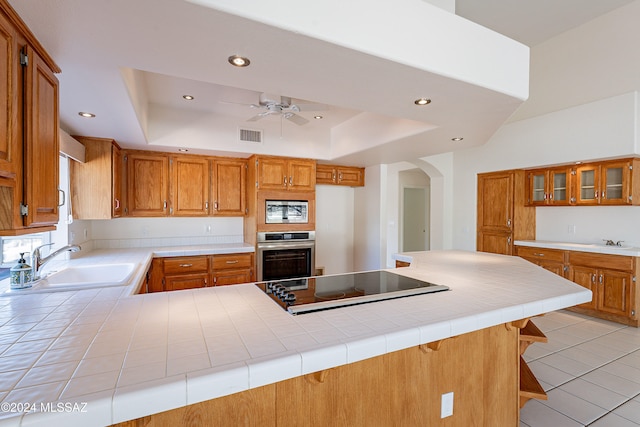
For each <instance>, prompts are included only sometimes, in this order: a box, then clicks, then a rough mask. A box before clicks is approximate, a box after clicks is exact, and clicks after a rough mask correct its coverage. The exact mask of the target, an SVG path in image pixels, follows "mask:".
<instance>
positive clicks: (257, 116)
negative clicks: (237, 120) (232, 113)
mask: <svg viewBox="0 0 640 427" xmlns="http://www.w3.org/2000/svg"><path fill="white" fill-rule="evenodd" d="M263 117H264V114H256V115H255V116H253V117H251V118H249V119H247V121H248V122H257V121H258V120H260V119H261V118H263Z"/></svg>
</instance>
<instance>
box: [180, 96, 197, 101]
mask: <svg viewBox="0 0 640 427" xmlns="http://www.w3.org/2000/svg"><path fill="white" fill-rule="evenodd" d="M182 97H183V98H184V99H186V100H187V101H193V100H194V99H195V98H194V97H193V96H192V95H182Z"/></svg>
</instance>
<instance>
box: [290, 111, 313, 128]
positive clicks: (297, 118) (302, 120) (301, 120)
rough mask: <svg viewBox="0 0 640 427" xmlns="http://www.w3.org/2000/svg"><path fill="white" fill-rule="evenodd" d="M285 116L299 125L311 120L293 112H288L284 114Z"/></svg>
mask: <svg viewBox="0 0 640 427" xmlns="http://www.w3.org/2000/svg"><path fill="white" fill-rule="evenodd" d="M284 118H285V119H287V120H289V121H290V122H293V123H295V124H297V125H298V126H302V125H306V124H307V123H309V120H307V119H305V118H304V117H302V116H299V115H297V114H293V113H286V114H285V115H284Z"/></svg>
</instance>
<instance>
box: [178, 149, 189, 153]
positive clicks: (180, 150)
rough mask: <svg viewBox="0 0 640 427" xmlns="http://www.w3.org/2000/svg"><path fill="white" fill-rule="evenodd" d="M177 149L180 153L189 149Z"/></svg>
mask: <svg viewBox="0 0 640 427" xmlns="http://www.w3.org/2000/svg"><path fill="white" fill-rule="evenodd" d="M178 151H179V152H181V153H186V152H187V151H189V150H188V149H186V148H178Z"/></svg>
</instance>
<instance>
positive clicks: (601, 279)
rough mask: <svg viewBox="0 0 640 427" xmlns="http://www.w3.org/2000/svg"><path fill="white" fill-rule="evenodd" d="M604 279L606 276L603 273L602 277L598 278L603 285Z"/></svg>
mask: <svg viewBox="0 0 640 427" xmlns="http://www.w3.org/2000/svg"><path fill="white" fill-rule="evenodd" d="M603 281H604V277H603V276H602V274H601V275H600V277H599V278H598V282H600V284H601V285H602V283H603Z"/></svg>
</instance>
